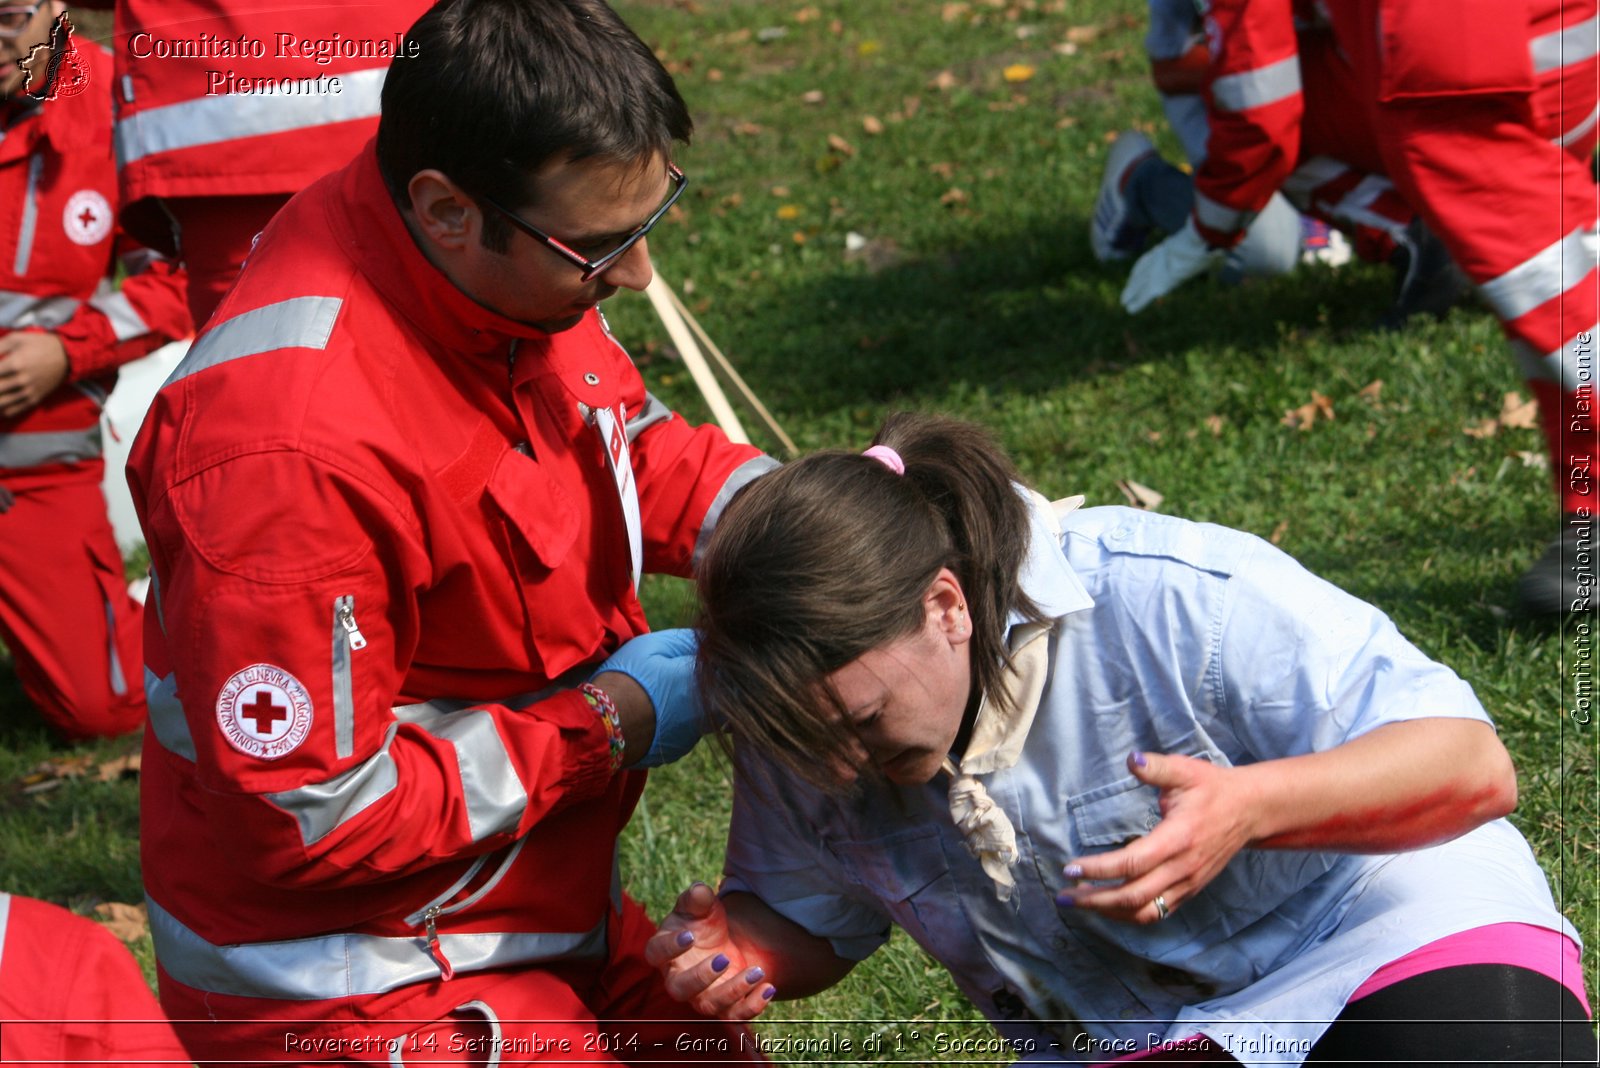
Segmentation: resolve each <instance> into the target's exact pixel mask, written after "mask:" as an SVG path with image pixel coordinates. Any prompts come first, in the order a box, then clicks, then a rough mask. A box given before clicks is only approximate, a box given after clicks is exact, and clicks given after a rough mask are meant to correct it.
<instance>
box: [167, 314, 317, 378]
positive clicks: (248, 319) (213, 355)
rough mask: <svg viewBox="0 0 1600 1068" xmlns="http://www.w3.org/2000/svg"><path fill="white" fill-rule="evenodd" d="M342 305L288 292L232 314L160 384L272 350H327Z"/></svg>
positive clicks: (207, 332) (208, 333)
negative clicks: (281, 298) (273, 300)
mask: <svg viewBox="0 0 1600 1068" xmlns="http://www.w3.org/2000/svg"><path fill="white" fill-rule="evenodd" d="M343 304H344V301H342V300H341V299H340V298H338V297H292V298H290V299H289V300H285V301H280V302H278V303H277V304H268V305H267V306H265V307H263V308H256V309H254V310H253V311H247V312H244V313H242V314H240V315H235V316H234V317H233V318H232V319H228V320H226V321H224V322H222V323H221V324H219V325H218V326H216V327H215V328H214V329H211V330H208V331H206V332H205V334H204V335H203V336H202V337H201V338H200V340H199V341H196V342H195V343H194V345H193V346H192V347H191V348H190V349H189V352H188V354H187V355H186V356H184V358H183V362H182V363H180V364H178V366H177V367H176V368H175V369H174V370H173V372H172V377H170V378H168V379H167V381H166V382H165V383H164V384H163V385H162V387H161V388H162V389H165V388H167V386H170V385H172V384H173V383H175V382H180V381H182V380H183V379H185V378H188V377H189V376H190V375H192V374H196V373H198V372H200V371H205V370H208V369H210V368H212V367H216V366H218V365H219V364H224V363H227V362H228V361H229V360H237V359H239V358H240V357H243V356H255V355H257V354H259V353H263V352H272V351H274V350H276V349H325V348H327V347H328V338H329V337H331V336H332V334H333V324H334V320H336V319H337V318H338V317H339V309H340V307H341V306H342V305H343Z"/></svg>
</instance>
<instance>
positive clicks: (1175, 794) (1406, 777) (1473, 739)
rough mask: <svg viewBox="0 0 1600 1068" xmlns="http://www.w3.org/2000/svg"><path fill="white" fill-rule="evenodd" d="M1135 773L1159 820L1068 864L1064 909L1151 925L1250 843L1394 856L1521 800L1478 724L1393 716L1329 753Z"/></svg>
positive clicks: (1156, 765)
mask: <svg viewBox="0 0 1600 1068" xmlns="http://www.w3.org/2000/svg"><path fill="white" fill-rule="evenodd" d="M1128 770H1129V771H1131V772H1132V773H1133V775H1134V777H1135V778H1137V779H1138V780H1139V781H1140V782H1143V783H1147V784H1149V785H1151V786H1154V787H1156V788H1158V789H1159V790H1160V791H1161V817H1162V818H1161V822H1160V823H1158V824H1156V826H1155V829H1154V830H1152V831H1151V832H1150V833H1149V834H1147V835H1145V836H1144V837H1142V838H1139V839H1137V840H1136V841H1134V842H1131V843H1129V844H1128V845H1126V846H1124V847H1123V848H1121V849H1116V850H1113V851H1111V852H1110V853H1100V854H1097V855H1095V856H1089V857H1078V858H1075V859H1074V860H1073V861H1072V862H1071V863H1069V864H1067V866H1066V867H1065V868H1064V869H1062V874H1064V875H1065V876H1066V877H1067V880H1068V886H1067V888H1066V889H1065V890H1063V891H1062V892H1061V894H1060V895H1058V896H1057V898H1056V900H1057V902H1059V903H1060V904H1061V905H1062V907H1064V908H1069V907H1075V908H1086V909H1091V910H1093V911H1095V912H1099V913H1101V914H1103V915H1106V916H1110V917H1112V918H1114V919H1118V920H1127V921H1129V922H1132V923H1154V922H1156V921H1158V920H1161V919H1163V918H1165V916H1166V915H1169V914H1171V913H1172V912H1175V911H1177V909H1178V908H1180V907H1181V906H1182V904H1183V902H1185V901H1187V900H1188V899H1189V898H1191V897H1193V896H1194V895H1195V894H1197V893H1199V892H1200V891H1201V890H1202V889H1203V888H1204V887H1205V885H1206V884H1207V883H1209V882H1210V881H1211V880H1212V879H1214V878H1216V876H1217V873H1218V872H1219V871H1221V870H1222V869H1223V867H1224V866H1225V865H1226V864H1227V863H1228V861H1230V860H1232V859H1233V856H1234V854H1236V853H1238V852H1239V850H1241V849H1243V848H1245V847H1246V846H1249V847H1250V848H1253V849H1320V850H1326V851H1329V852H1336V853H1396V852H1400V851H1402V850H1407V849H1421V848H1423V847H1424V846H1430V845H1434V844H1436V843H1439V842H1444V841H1448V840H1449V839H1451V838H1454V837H1456V836H1457V835H1462V834H1466V833H1467V832H1468V831H1471V830H1472V829H1473V828H1475V827H1478V826H1479V825H1481V824H1483V823H1485V822H1487V821H1488V820H1492V819H1495V818H1497V817H1500V816H1504V815H1505V814H1506V813H1508V812H1510V811H1511V810H1512V809H1513V808H1515V807H1516V803H1517V777H1516V772H1515V770H1514V769H1513V768H1512V766H1511V758H1510V757H1509V756H1508V755H1507V754H1506V751H1505V747H1504V746H1502V745H1501V744H1500V741H1499V739H1498V738H1496V737H1495V733H1494V728H1493V727H1491V726H1490V725H1489V724H1487V723H1483V722H1481V721H1479V720H1475V719H1457V718H1451V717H1431V718H1429V717H1424V718H1421V719H1413V720H1405V721H1403V722H1398V723H1386V724H1384V725H1383V726H1381V727H1376V728H1374V729H1372V730H1370V731H1368V732H1367V733H1366V734H1363V735H1360V736H1359V737H1356V738H1353V739H1351V740H1350V741H1347V742H1344V743H1342V744H1340V745H1336V746H1334V747H1333V748H1332V749H1327V750H1324V751H1322V752H1318V753H1306V754H1304V755H1301V756H1292V757H1281V758H1279V759H1276V760H1263V761H1260V762H1258V763H1255V764H1243V765H1238V766H1235V767H1223V766H1219V765H1215V764H1211V763H1209V762H1207V761H1204V760H1196V759H1195V758H1193V757H1186V756H1178V755H1175V754H1168V755H1166V756H1161V755H1157V754H1153V753H1151V754H1141V753H1133V754H1131V755H1130V756H1129V757H1128ZM1095 882H1110V883H1112V884H1113V885H1107V886H1095V885H1092V884H1093V883H1095Z"/></svg>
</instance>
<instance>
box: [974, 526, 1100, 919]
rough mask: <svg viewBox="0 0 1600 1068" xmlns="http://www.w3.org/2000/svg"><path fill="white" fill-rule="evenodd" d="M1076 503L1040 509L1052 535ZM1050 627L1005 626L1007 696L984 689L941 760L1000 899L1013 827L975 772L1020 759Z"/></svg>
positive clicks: (1011, 856) (1008, 889) (1012, 887)
mask: <svg viewBox="0 0 1600 1068" xmlns="http://www.w3.org/2000/svg"><path fill="white" fill-rule="evenodd" d="M1082 502H1083V498H1082V497H1076V498H1068V499H1067V500H1064V501H1058V502H1056V503H1055V505H1054V506H1053V508H1046V509H1042V511H1043V514H1044V515H1045V516H1048V517H1050V518H1051V519H1054V520H1056V521H1057V534H1058V536H1059V530H1060V528H1059V521H1060V518H1061V517H1062V516H1064V515H1066V514H1067V513H1068V512H1070V511H1071V510H1072V509H1073V508H1076V507H1077V506H1078V505H1079V504H1081V503H1082ZM1052 627H1053V624H1051V623H1024V624H1020V625H1018V626H1015V627H1012V628H1011V632H1010V633H1009V634H1008V635H1007V636H1006V645H1007V649H1008V651H1009V652H1010V654H1011V669H1010V670H1009V671H1007V672H1006V673H1005V676H1004V678H1003V679H1002V680H1001V684H1002V685H1003V686H1004V687H1005V691H1006V695H1007V696H1008V697H1009V700H1007V701H998V700H995V701H991V700H990V699H989V695H987V694H986V695H985V696H984V698H983V702H982V703H981V704H980V705H979V706H978V715H977V717H976V719H975V720H974V721H973V725H972V739H971V740H970V741H969V742H968V743H967V751H966V754H965V755H964V756H963V757H962V758H961V766H960V767H959V768H957V767H956V765H955V763H954V762H953V761H951V759H950V758H949V757H946V758H945V759H944V763H943V767H944V770H945V771H947V772H949V773H950V791H949V796H950V817H951V819H953V820H954V821H955V825H956V828H957V829H958V830H960V831H961V833H962V835H964V836H965V838H966V844H967V851H968V852H970V853H971V854H972V855H973V856H974V857H976V858H977V859H978V862H979V863H980V864H982V865H983V870H984V873H985V874H986V875H988V876H989V878H991V879H993V880H994V892H995V896H996V897H997V898H999V899H1000V900H1001V901H1010V900H1011V896H1012V894H1013V893H1014V892H1015V891H1016V887H1017V882H1016V879H1015V878H1013V877H1012V874H1011V869H1012V868H1013V867H1014V866H1015V865H1016V863H1017V856H1018V854H1017V832H1016V828H1014V827H1012V825H1011V820H1010V819H1009V818H1008V817H1007V816H1006V814H1005V812H1004V810H1002V809H1001V808H1000V806H998V805H996V804H995V803H994V798H992V797H990V796H989V791H988V790H986V789H984V786H983V783H981V782H979V781H978V778H977V777H978V776H979V775H987V774H990V773H992V772H996V771H1003V770H1004V769H1006V768H1009V767H1012V766H1014V765H1015V764H1016V762H1017V761H1018V760H1019V759H1021V757H1022V747H1023V744H1024V743H1025V742H1027V740H1028V731H1029V729H1030V728H1031V727H1032V726H1033V717H1034V715H1035V714H1036V713H1037V712H1038V711H1039V698H1040V697H1041V696H1042V695H1043V693H1044V684H1045V680H1046V678H1047V677H1048V676H1049V673H1050V643H1049V642H1047V641H1045V640H1044V639H1045V637H1046V636H1047V635H1048V634H1049V633H1050V631H1051V629H1052Z"/></svg>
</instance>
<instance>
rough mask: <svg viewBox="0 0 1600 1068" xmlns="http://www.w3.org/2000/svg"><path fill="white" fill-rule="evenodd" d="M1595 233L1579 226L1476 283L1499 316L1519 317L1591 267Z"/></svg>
mask: <svg viewBox="0 0 1600 1068" xmlns="http://www.w3.org/2000/svg"><path fill="white" fill-rule="evenodd" d="M1596 240H1597V238H1596V234H1595V231H1594V230H1591V229H1587V228H1585V227H1579V228H1578V229H1576V230H1574V231H1572V233H1570V234H1568V235H1567V236H1566V237H1564V238H1562V239H1561V240H1560V241H1557V242H1556V243H1555V244H1553V245H1551V246H1550V247H1549V248H1547V249H1544V250H1543V251H1541V252H1538V253H1535V254H1534V255H1533V256H1531V257H1530V258H1528V259H1527V260H1524V261H1523V262H1522V263H1519V264H1517V265H1516V266H1515V267H1513V268H1511V270H1509V271H1507V272H1505V273H1504V274H1502V275H1501V276H1500V277H1498V278H1493V279H1490V280H1489V281H1487V282H1485V283H1483V285H1481V286H1479V287H1478V291H1479V292H1480V293H1482V294H1483V299H1484V300H1486V301H1488V302H1489V306H1490V307H1491V308H1493V309H1494V311H1495V314H1496V315H1498V316H1499V317H1500V318H1501V319H1504V320H1507V321H1509V320H1512V319H1517V318H1520V317H1522V316H1524V315H1526V314H1528V313H1529V312H1531V311H1533V309H1535V308H1537V307H1539V306H1540V305H1541V304H1544V303H1546V302H1547V301H1552V300H1555V299H1556V298H1557V297H1559V296H1560V295H1561V294H1562V293H1564V292H1566V291H1567V290H1568V289H1570V288H1571V287H1572V286H1574V285H1577V284H1578V283H1579V282H1581V281H1583V279H1584V278H1585V277H1586V276H1587V275H1588V274H1589V272H1590V271H1592V270H1594V267H1595V249H1596Z"/></svg>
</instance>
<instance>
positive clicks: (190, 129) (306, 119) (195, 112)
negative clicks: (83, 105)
mask: <svg viewBox="0 0 1600 1068" xmlns="http://www.w3.org/2000/svg"><path fill="white" fill-rule="evenodd" d="M387 73H388V68H387V67H370V68H368V69H366V70H358V71H351V72H349V73H347V74H346V73H340V74H338V75H333V77H337V78H338V79H339V92H337V93H292V94H278V93H271V94H262V95H259V96H257V95H249V96H246V95H243V94H234V93H229V94H225V95H219V96H204V97H199V98H197V99H194V100H185V101H182V102H181V103H177V104H168V105H166V106H165V107H159V108H151V109H150V110H149V111H140V112H137V113H135V114H133V115H129V116H128V117H127V118H124V119H119V120H118V121H117V130H116V141H117V166H118V167H119V168H121V167H126V166H127V165H128V164H130V163H133V162H135V161H136V160H141V159H143V158H144V157H146V156H151V155H155V154H156V153H158V152H176V151H178V150H180V149H185V148H195V147H197V146H199V145H211V144H216V143H217V142H219V141H233V140H238V139H241V138H245V137H260V136H262V135H264V134H275V133H287V132H288V131H290V130H304V129H306V128H308V127H312V126H328V125H331V124H333V123H336V122H350V121H352V120H354V119H370V118H374V117H376V116H377V114H378V103H379V98H380V97H381V95H382V92H383V78H384V75H385V74H387Z"/></svg>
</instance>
